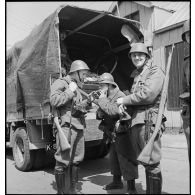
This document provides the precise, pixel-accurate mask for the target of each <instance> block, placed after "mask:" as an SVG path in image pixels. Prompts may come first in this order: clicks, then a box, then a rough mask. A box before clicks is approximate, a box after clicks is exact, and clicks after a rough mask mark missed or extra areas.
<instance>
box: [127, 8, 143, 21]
mask: <svg viewBox="0 0 195 195" xmlns="http://www.w3.org/2000/svg"><path fill="white" fill-rule="evenodd" d="M125 18H127V19H131V20H136V21H138V22H140V14H139V11H136V12H133V13H131V14H129V15H127V16H125Z"/></svg>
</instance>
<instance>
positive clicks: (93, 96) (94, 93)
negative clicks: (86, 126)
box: [89, 91, 101, 102]
mask: <svg viewBox="0 0 195 195" xmlns="http://www.w3.org/2000/svg"><path fill="white" fill-rule="evenodd" d="M100 95H101V92H100V91H92V92H91V93H90V95H89V99H90V101H91V102H93V101H94V100H95V99H99V97H100Z"/></svg>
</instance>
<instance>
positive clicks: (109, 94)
mask: <svg viewBox="0 0 195 195" xmlns="http://www.w3.org/2000/svg"><path fill="white" fill-rule="evenodd" d="M100 78H101V81H100V85H101V89H100V90H101V91H102V93H103V94H104V95H103V96H102V97H101V96H100V99H99V100H96V103H97V104H98V105H99V109H98V110H97V118H98V119H100V120H102V121H101V123H100V126H99V128H100V129H102V130H103V131H104V133H105V134H106V135H107V136H108V137H109V139H110V140H111V148H110V169H111V174H112V175H113V180H112V182H111V183H110V184H108V185H106V186H104V189H105V190H112V189H121V188H123V183H122V180H121V177H122V176H123V178H124V180H125V181H127V192H128V193H129V194H131V193H136V189H135V179H137V178H138V168H137V164H136V153H135V151H134V149H133V147H132V145H131V141H130V137H129V135H128V134H129V131H128V125H129V119H130V117H127V116H125V117H123V115H119V108H118V105H117V104H116V100H117V99H118V98H120V97H124V96H125V94H124V93H123V92H122V91H120V89H119V88H118V86H117V84H116V83H115V82H114V78H113V76H112V75H111V74H109V73H104V74H102V75H101V76H100Z"/></svg>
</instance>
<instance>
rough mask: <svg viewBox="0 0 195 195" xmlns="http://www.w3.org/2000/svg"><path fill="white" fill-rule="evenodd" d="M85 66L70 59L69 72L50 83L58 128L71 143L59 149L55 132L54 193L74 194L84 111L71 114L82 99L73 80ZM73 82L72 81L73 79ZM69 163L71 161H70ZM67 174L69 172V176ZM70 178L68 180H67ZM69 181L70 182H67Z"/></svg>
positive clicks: (79, 78)
mask: <svg viewBox="0 0 195 195" xmlns="http://www.w3.org/2000/svg"><path fill="white" fill-rule="evenodd" d="M88 70H89V67H88V66H87V64H86V63H85V62H83V61H81V60H75V61H73V62H72V64H71V67H70V71H69V74H68V75H67V76H65V77H63V78H59V79H57V80H56V81H55V82H54V83H53V84H52V86H51V94H50V102H51V105H52V106H53V107H55V109H56V110H57V111H58V116H59V117H60V119H61V124H60V125H61V128H62V130H63V132H64V134H65V136H67V137H68V138H69V140H70V142H71V150H65V151H61V149H60V145H59V138H58V135H56V148H57V150H56V153H55V159H56V165H55V170H54V174H55V179H56V184H57V190H58V194H67V193H73V194H74V193H76V192H77V191H78V190H77V188H76V186H77V185H76V184H77V181H78V165H79V163H80V162H81V161H82V160H83V158H84V151H85V147H84V142H85V141H84V132H83V129H84V127H85V119H84V114H82V113H80V114H79V115H77V116H73V115H72V105H74V104H77V103H80V102H82V96H81V94H80V92H79V90H78V89H77V88H78V86H77V84H76V82H79V81H82V80H83V79H84V77H85V75H86V74H87V72H88ZM74 81H76V82H74ZM70 163H71V164H70ZM70 173H72V174H71V175H70ZM70 178H71V181H69V179H70ZM69 182H70V185H69Z"/></svg>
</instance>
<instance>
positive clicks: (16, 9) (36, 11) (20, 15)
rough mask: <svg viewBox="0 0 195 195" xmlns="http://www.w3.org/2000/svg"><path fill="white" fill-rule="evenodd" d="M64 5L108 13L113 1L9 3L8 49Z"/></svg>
mask: <svg viewBox="0 0 195 195" xmlns="http://www.w3.org/2000/svg"><path fill="white" fill-rule="evenodd" d="M63 4H69V5H75V6H79V7H84V8H89V9H96V10H106V11H107V10H108V9H109V7H110V5H111V4H112V1H99V2H97V1H83V2H78V1H77V2H76V1H60V2H59V1H56V2H7V3H6V49H9V48H10V47H12V46H13V45H14V43H16V42H18V41H20V40H23V39H24V38H25V37H26V36H28V35H29V34H30V32H31V31H32V29H33V28H34V27H35V26H36V25H38V24H40V23H41V22H42V21H43V20H44V19H45V18H47V16H49V15H50V14H52V13H53V12H54V11H55V10H56V9H57V8H58V7H59V6H60V5H63Z"/></svg>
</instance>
